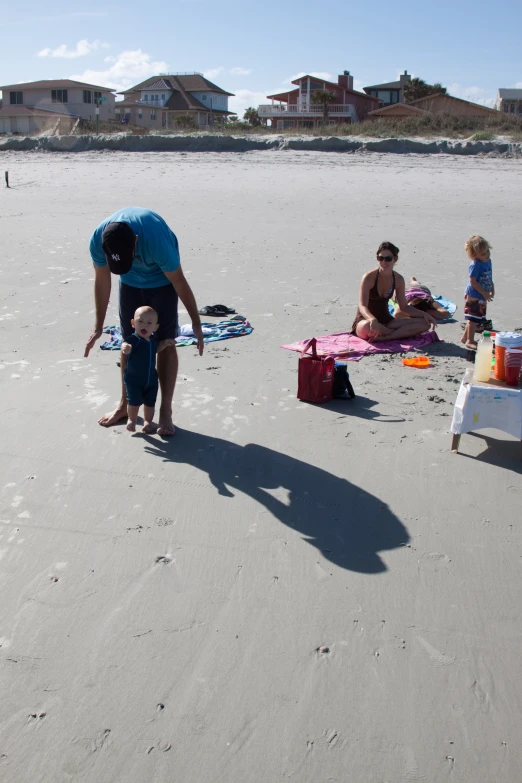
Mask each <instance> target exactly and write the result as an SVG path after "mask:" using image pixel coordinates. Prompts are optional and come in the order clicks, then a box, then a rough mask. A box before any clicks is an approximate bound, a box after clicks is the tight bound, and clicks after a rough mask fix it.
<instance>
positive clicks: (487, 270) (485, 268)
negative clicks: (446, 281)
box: [465, 258, 493, 301]
mask: <svg viewBox="0 0 522 783" xmlns="http://www.w3.org/2000/svg"><path fill="white" fill-rule="evenodd" d="M468 275H469V277H473V278H475V279H476V281H477V283H478V284H479V285H481V286H482V288H483V289H484V291H488V292H490V291H492V290H493V265H492V263H491V258H490V259H489V261H472V262H471V263H470V265H469V270H468ZM465 294H466V296H472V297H473V299H480V300H481V301H484V297H483V296H482V294H481V293H480V291H477V289H476V288H473V286H472V285H471V283H468V285H467V286H466V291H465Z"/></svg>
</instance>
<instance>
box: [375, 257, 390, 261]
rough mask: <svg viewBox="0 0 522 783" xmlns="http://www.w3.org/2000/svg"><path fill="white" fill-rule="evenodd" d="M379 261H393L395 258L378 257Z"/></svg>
mask: <svg viewBox="0 0 522 783" xmlns="http://www.w3.org/2000/svg"><path fill="white" fill-rule="evenodd" d="M377 260H378V261H393V260H394V256H377Z"/></svg>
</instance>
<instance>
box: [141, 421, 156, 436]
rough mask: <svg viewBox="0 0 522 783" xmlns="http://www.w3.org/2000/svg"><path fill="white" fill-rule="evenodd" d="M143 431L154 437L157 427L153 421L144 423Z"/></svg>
mask: <svg viewBox="0 0 522 783" xmlns="http://www.w3.org/2000/svg"><path fill="white" fill-rule="evenodd" d="M141 431H142V432H144V433H145V434H146V435H152V434H153V433H154V432H156V425H155V424H154V422H152V421H144V422H143V427H142V430H141Z"/></svg>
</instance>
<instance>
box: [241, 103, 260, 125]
mask: <svg viewBox="0 0 522 783" xmlns="http://www.w3.org/2000/svg"><path fill="white" fill-rule="evenodd" d="M243 119H244V120H246V121H247V122H248V124H249V125H252V126H253V127H256V126H257V125H261V120H260V119H259V114H258V113H257V109H254V107H253V106H249V107H248V109H245V113H244V114H243Z"/></svg>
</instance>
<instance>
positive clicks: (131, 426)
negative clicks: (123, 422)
mask: <svg viewBox="0 0 522 783" xmlns="http://www.w3.org/2000/svg"><path fill="white" fill-rule="evenodd" d="M127 431H128V432H136V422H135V421H131V420H130V419H129V421H128V422H127Z"/></svg>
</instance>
